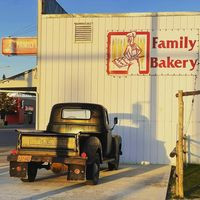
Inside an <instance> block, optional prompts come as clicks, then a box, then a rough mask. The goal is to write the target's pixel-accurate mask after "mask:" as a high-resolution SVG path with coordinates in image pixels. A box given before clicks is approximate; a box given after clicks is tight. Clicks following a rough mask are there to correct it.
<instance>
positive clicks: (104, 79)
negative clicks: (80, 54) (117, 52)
mask: <svg viewBox="0 0 200 200" xmlns="http://www.w3.org/2000/svg"><path fill="white" fill-rule="evenodd" d="M102 21H103V22H104V23H103V24H104V35H105V37H104V47H103V48H104V51H105V54H104V61H103V62H104V73H103V81H104V84H103V104H104V105H105V103H106V101H105V85H106V67H105V66H106V55H107V54H106V53H107V45H105V44H106V42H107V40H105V38H106V39H107V35H106V30H105V27H106V26H105V24H106V18H103V19H102ZM102 50H103V49H102Z"/></svg>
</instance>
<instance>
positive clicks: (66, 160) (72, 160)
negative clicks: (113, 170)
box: [7, 154, 87, 166]
mask: <svg viewBox="0 0 200 200" xmlns="http://www.w3.org/2000/svg"><path fill="white" fill-rule="evenodd" d="M7 160H8V161H16V162H22V163H24V162H25V163H27V162H48V163H54V162H55V163H63V164H66V165H69V164H71V165H84V166H85V165H86V160H87V159H86V158H82V157H50V156H36V155H34V156H32V155H22V154H17V155H8V157H7Z"/></svg>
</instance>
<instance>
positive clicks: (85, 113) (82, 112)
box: [62, 109, 91, 119]
mask: <svg viewBox="0 0 200 200" xmlns="http://www.w3.org/2000/svg"><path fill="white" fill-rule="evenodd" d="M90 117H91V111H90V110H87V109H63V110H62V118H63V119H90Z"/></svg>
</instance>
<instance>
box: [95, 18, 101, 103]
mask: <svg viewBox="0 0 200 200" xmlns="http://www.w3.org/2000/svg"><path fill="white" fill-rule="evenodd" d="M97 32H98V33H97V35H98V37H97V44H98V47H97V49H98V61H97V66H96V67H97V74H96V75H97V103H100V102H99V90H100V88H99V63H100V62H99V18H97Z"/></svg>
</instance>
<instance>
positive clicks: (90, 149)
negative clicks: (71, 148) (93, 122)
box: [82, 136, 103, 164]
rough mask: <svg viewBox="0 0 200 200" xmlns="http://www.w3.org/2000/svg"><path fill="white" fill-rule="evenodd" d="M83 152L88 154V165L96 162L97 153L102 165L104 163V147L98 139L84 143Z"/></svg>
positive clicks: (92, 138)
mask: <svg viewBox="0 0 200 200" xmlns="http://www.w3.org/2000/svg"><path fill="white" fill-rule="evenodd" d="M82 152H85V153H86V154H87V157H88V159H87V164H92V163H93V162H94V159H95V155H96V153H99V157H100V163H102V161H103V154H102V145H101V142H100V140H99V139H98V138H97V137H93V136H92V137H89V138H88V139H87V140H86V141H85V143H84V147H83V151H82Z"/></svg>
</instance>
